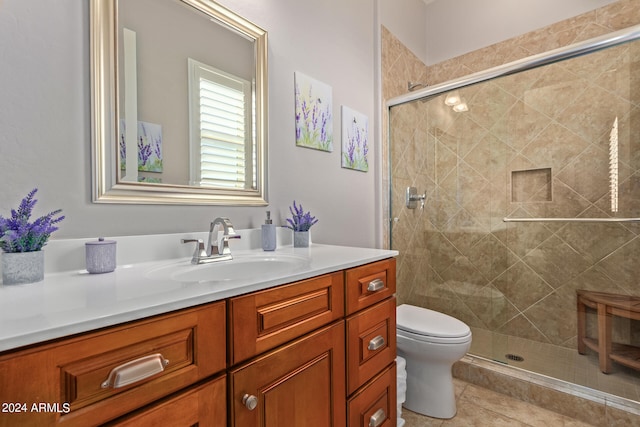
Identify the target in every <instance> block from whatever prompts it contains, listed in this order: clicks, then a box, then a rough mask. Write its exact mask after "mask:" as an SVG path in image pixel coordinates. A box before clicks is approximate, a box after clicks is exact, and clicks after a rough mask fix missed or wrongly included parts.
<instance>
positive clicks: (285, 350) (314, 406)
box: [229, 321, 346, 427]
mask: <svg viewBox="0 0 640 427" xmlns="http://www.w3.org/2000/svg"><path fill="white" fill-rule="evenodd" d="M344 373H345V363H344V322H343V321H340V322H339V323H336V324H334V325H332V326H329V327H326V328H323V329H320V330H318V331H316V332H313V333H311V334H309V335H307V336H305V337H303V338H301V339H299V340H296V341H294V342H292V343H290V344H287V345H285V346H283V347H280V348H278V349H276V350H274V351H271V352H269V353H267V354H265V355H263V356H261V357H259V358H258V359H256V360H254V361H252V362H250V363H247V364H246V365H243V366H240V367H238V368H236V369H234V370H232V371H231V373H230V394H229V396H230V397H229V399H230V400H231V402H230V405H229V406H230V408H231V414H230V415H229V417H230V421H231V422H230V425H231V426H236V427H244V426H252V427H276V426H296V427H329V426H334V427H339V426H344V425H345V422H346V404H345V384H344Z"/></svg>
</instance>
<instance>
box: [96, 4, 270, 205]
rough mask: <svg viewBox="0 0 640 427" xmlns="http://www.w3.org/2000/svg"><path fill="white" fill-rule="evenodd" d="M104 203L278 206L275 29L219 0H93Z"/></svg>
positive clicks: (99, 191)
mask: <svg viewBox="0 0 640 427" xmlns="http://www.w3.org/2000/svg"><path fill="white" fill-rule="evenodd" d="M90 4H91V6H90V14H91V17H90V25H91V28H90V34H91V93H92V99H91V104H92V105H91V107H92V111H91V119H92V126H91V128H92V142H91V146H92V161H93V165H92V166H93V170H92V179H93V182H92V187H93V188H92V191H93V201H94V202H95V203H146V204H197V205H207V204H219V205H250V206H263V205H266V204H267V198H266V191H267V156H266V153H267V123H268V121H267V105H268V102H267V87H268V81H267V33H266V31H264V30H263V29H261V28H259V27H257V26H256V25H254V24H252V23H251V22H249V21H247V20H246V19H244V18H242V17H241V16H238V15H237V14H235V13H234V12H232V11H230V10H228V9H226V8H225V7H223V6H221V5H219V4H217V3H215V2H213V1H211V0H91V3H90Z"/></svg>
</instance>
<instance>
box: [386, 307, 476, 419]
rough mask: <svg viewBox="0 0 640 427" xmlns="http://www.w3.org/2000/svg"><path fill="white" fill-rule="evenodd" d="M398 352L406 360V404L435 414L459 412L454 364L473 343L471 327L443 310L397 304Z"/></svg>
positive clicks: (421, 412) (429, 414)
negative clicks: (452, 372)
mask: <svg viewBox="0 0 640 427" xmlns="http://www.w3.org/2000/svg"><path fill="white" fill-rule="evenodd" d="M396 336H397V348H398V356H401V357H403V358H404V359H405V360H406V363H407V366H406V369H407V392H406V397H405V399H406V400H405V402H404V405H403V406H404V407H405V408H407V409H409V410H410V411H413V412H417V413H419V414H423V415H427V416H430V417H434V418H452V417H453V416H454V415H455V414H456V400H455V394H454V389H453V376H452V375H451V367H452V366H453V364H454V363H455V362H457V361H458V360H460V359H462V357H463V356H464V355H465V354H466V353H467V351H468V350H469V347H470V346H471V329H469V326H467V325H466V324H465V323H464V322H462V321H460V320H458V319H456V318H455V317H451V316H449V315H446V314H444V313H439V312H437V311H433V310H429V309H426V308H422V307H415V306H412V305H408V304H402V305H400V306H398V307H397V308H396Z"/></svg>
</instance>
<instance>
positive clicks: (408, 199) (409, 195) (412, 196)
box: [404, 187, 427, 209]
mask: <svg viewBox="0 0 640 427" xmlns="http://www.w3.org/2000/svg"><path fill="white" fill-rule="evenodd" d="M426 198H427V193H422V194H418V189H417V188H416V187H407V191H406V192H405V200H404V201H405V205H406V206H407V208H409V209H415V208H417V207H418V202H420V209H424V201H425V199H426Z"/></svg>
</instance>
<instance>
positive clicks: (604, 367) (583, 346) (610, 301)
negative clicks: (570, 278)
mask: <svg viewBox="0 0 640 427" xmlns="http://www.w3.org/2000/svg"><path fill="white" fill-rule="evenodd" d="M577 302H578V307H577V309H578V353H580V354H585V353H586V350H587V348H590V349H591V350H594V351H596V352H597V353H598V361H599V365H600V370H601V371H602V372H603V373H605V374H608V373H610V372H611V362H612V361H614V362H617V363H620V364H621V365H625V366H628V367H629V368H632V369H636V370H640V347H635V346H631V345H626V344H620V343H614V342H612V324H613V322H612V319H613V316H618V317H623V318H626V319H633V320H640V297H634V296H630V295H619V294H609V293H604V292H593V291H586V290H578V291H577ZM587 308H590V309H593V310H596V312H597V314H598V339H593V338H589V337H587V336H586V329H587Z"/></svg>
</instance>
